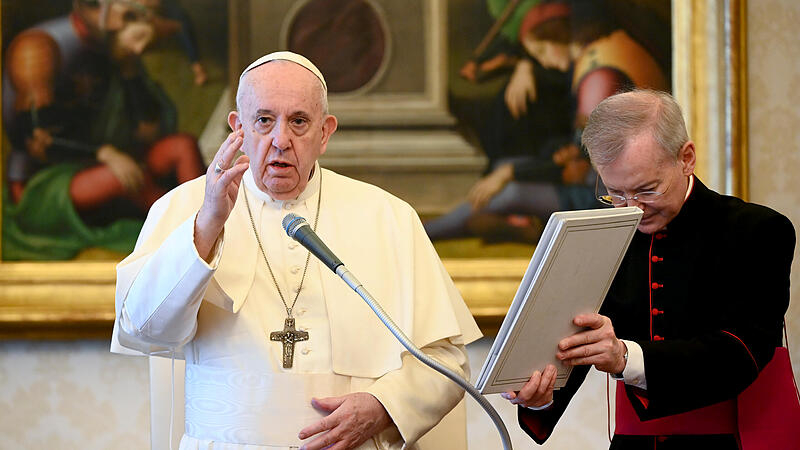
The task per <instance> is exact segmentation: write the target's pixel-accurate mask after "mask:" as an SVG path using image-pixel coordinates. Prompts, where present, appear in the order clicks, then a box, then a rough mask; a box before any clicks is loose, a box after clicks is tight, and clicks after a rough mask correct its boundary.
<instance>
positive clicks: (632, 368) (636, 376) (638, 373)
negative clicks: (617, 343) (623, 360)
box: [620, 339, 647, 390]
mask: <svg viewBox="0 0 800 450" xmlns="http://www.w3.org/2000/svg"><path fill="white" fill-rule="evenodd" d="M620 340H621V341H622V342H624V343H625V346H626V347H628V363H627V364H626V365H625V370H623V371H622V378H623V379H624V380H625V384H629V385H631V386H636V387H638V388H640V389H645V390H646V389H647V379H646V378H645V376H644V353H643V352H642V347H641V346H640V345H639V344H637V343H636V342H634V341H628V340H625V339H620Z"/></svg>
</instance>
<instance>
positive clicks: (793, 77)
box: [747, 0, 800, 384]
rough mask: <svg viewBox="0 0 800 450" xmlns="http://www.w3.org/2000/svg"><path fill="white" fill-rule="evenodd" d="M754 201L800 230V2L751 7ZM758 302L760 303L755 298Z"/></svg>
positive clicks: (795, 283) (792, 321)
mask: <svg viewBox="0 0 800 450" xmlns="http://www.w3.org/2000/svg"><path fill="white" fill-rule="evenodd" d="M747 22H748V23H747V28H748V33H747V34H748V36H747V37H748V43H747V57H748V77H749V80H748V82H749V89H748V103H749V112H750V117H749V121H750V123H749V135H750V147H749V152H750V201H753V202H755V203H761V204H764V205H767V206H770V207H772V208H774V209H776V210H778V211H780V212H781V213H783V214H784V215H786V216H787V217H789V219H790V220H791V221H792V223H793V224H794V227H795V232H797V230H798V229H800V228H799V227H800V177H798V176H797V174H798V173H800V42H799V41H798V40H797V24H800V3H798V2H796V1H793V0H759V1H750V2H748V14H747ZM754 300H757V299H754ZM786 325H787V329H788V333H789V349H790V350H791V352H792V362H793V363H794V364H793V365H794V373H795V378H796V379H798V380H800V248H799V247H798V246H795V253H794V264H793V265H792V302H791V304H790V305H789V312H788V313H787V315H786ZM798 383H799V384H800V381H798Z"/></svg>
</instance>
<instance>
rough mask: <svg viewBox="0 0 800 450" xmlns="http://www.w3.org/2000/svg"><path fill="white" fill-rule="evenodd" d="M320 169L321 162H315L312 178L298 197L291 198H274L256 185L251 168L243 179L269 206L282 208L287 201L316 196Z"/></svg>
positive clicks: (251, 190) (248, 188) (299, 200)
mask: <svg viewBox="0 0 800 450" xmlns="http://www.w3.org/2000/svg"><path fill="white" fill-rule="evenodd" d="M320 170H322V169H321V168H320V167H319V163H318V162H315V163H314V173H313V175H311V179H310V180H308V184H306V188H305V189H304V190H303V192H301V193H300V195H298V196H297V197H296V198H293V199H289V200H275V199H274V198H272V197H270V195H269V194H267V193H266V192H264V191H262V190H261V189H259V188H258V186H256V181H255V179H254V178H253V172H252V171H251V170H250V169H249V168H248V169H247V170H246V171H245V173H244V176H243V177H242V180H243V181H244V186H245V188H246V189H247V190H248V191H250V192H251V193H252V194H253V195H254V196H255V197H256V198H258V199H259V200H261V201H262V202H264V203H265V204H266V205H268V206H272V207H274V208H281V207H283V205H284V203H286V202H292V203H300V202H306V201H308V200H309V199H311V198H312V197H314V195H315V194H317V193H318V192H319V180H320Z"/></svg>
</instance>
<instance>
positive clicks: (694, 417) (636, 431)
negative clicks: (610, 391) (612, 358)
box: [615, 381, 737, 436]
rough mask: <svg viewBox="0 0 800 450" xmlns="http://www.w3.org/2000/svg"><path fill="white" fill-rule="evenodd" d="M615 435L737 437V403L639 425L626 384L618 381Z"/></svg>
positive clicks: (718, 405)
mask: <svg viewBox="0 0 800 450" xmlns="http://www.w3.org/2000/svg"><path fill="white" fill-rule="evenodd" d="M615 420H616V424H617V425H616V431H615V433H616V434H629V435H646V436H659V435H661V436H666V435H670V434H737V423H736V401H734V400H727V401H724V402H720V403H717V404H714V405H711V406H706V407H705V408H700V409H694V410H692V411H687V412H685V413H681V414H675V415H672V416H667V417H662V418H660V419H653V420H647V421H644V422H642V421H641V420H639V416H638V415H637V414H636V411H634V409H633V405H632V404H631V401H630V399H628V395H627V394H626V393H625V384H624V383H623V382H622V381H617V403H616V414H615Z"/></svg>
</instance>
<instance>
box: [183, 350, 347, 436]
mask: <svg viewBox="0 0 800 450" xmlns="http://www.w3.org/2000/svg"><path fill="white" fill-rule="evenodd" d="M349 392H350V377H344V376H341V375H336V374H296V373H255V372H246V371H241V370H232V369H224V368H218V367H210V366H203V365H196V364H187V365H186V434H187V435H189V436H192V437H195V438H199V439H209V440H213V441H221V442H229V443H235V444H251V445H271V446H284V447H289V446H300V445H302V443H303V441H301V440H300V439H298V437H297V433H299V432H300V430H301V429H303V428H305V427H307V426H308V425H311V424H312V423H314V422H316V421H318V420H319V419H320V418H322V417H324V416H325V415H326V414H325V413H323V412H321V411H318V410H316V409H314V408H313V407H312V406H311V397H317V398H320V397H333V396H340V395H344V394H347V393H349Z"/></svg>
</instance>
